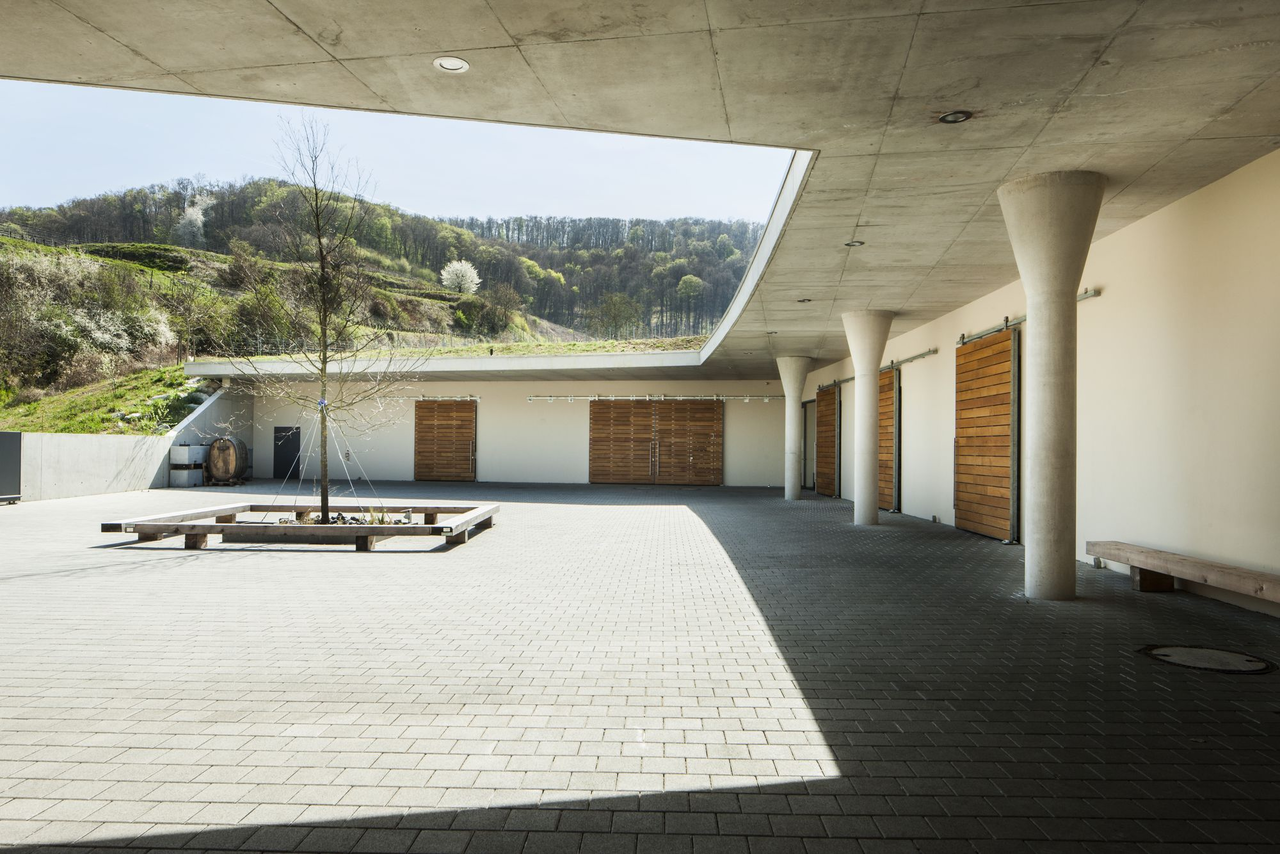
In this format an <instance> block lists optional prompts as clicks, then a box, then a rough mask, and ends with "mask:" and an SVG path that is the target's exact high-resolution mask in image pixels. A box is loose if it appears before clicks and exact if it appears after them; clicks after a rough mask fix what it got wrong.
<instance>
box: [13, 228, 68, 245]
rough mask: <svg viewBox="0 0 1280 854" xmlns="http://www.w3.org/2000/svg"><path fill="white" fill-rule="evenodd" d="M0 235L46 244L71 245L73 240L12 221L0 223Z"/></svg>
mask: <svg viewBox="0 0 1280 854" xmlns="http://www.w3.org/2000/svg"><path fill="white" fill-rule="evenodd" d="M0 237H9V238H12V239H14V240H25V241H27V242H28V243H40V244H42V245H44V246H54V247H61V246H70V245H71V241H69V240H63V239H62V238H61V237H57V236H55V235H53V234H50V233H49V232H47V231H44V230H43V229H39V228H25V227H23V226H19V225H14V224H13V223H11V222H3V223H0Z"/></svg>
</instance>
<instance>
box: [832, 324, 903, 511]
mask: <svg viewBox="0 0 1280 854" xmlns="http://www.w3.org/2000/svg"><path fill="white" fill-rule="evenodd" d="M840 319H841V320H843V321H844V335H845V338H847V339H848V340H849V355H850V356H852V357H853V524H855V525H879V524H880V496H879V494H878V493H879V477H880V359H881V358H883V357H884V345H885V342H886V341H888V340H889V324H891V323H892V322H893V312H892V311H848V312H845V313H844V314H842V315H841V316H840Z"/></svg>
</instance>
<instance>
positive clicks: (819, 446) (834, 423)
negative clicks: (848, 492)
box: [813, 385, 840, 497]
mask: <svg viewBox="0 0 1280 854" xmlns="http://www.w3.org/2000/svg"><path fill="white" fill-rule="evenodd" d="M814 410H815V411H816V415H817V436H816V437H815V440H814V448H813V486H814V491H815V492H817V493H818V494H819V495H830V496H833V497H834V496H837V495H839V494H840V387H839V386H836V385H832V386H827V387H826V388H821V389H818V394H817V398H816V403H815V405H814Z"/></svg>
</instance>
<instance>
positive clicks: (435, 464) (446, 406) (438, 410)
mask: <svg viewBox="0 0 1280 854" xmlns="http://www.w3.org/2000/svg"><path fill="white" fill-rule="evenodd" d="M413 479H414V480H475V479H476V402H475V401H474V400H419V401H416V402H415V403H414V419H413Z"/></svg>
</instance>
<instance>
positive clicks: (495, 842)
mask: <svg viewBox="0 0 1280 854" xmlns="http://www.w3.org/2000/svg"><path fill="white" fill-rule="evenodd" d="M376 489H377V491H378V494H379V496H381V497H384V498H390V497H396V496H405V497H410V496H414V497H422V496H426V495H431V496H433V497H441V498H448V497H451V496H452V497H458V498H484V499H493V500H498V501H501V502H503V503H504V509H503V512H502V515H501V517H500V520H499V524H498V526H497V527H495V528H494V529H493V530H492V531H489V532H485V533H484V534H482V535H480V536H478V537H476V538H474V539H473V540H472V542H470V543H468V544H467V545H466V546H465V547H461V548H457V549H452V550H450V551H448V552H432V551H431V550H430V549H431V548H432V544H430V543H424V542H416V541H409V542H405V543H403V544H401V543H398V542H397V541H394V540H393V541H390V542H389V543H387V544H385V545H386V547H385V548H384V549H382V550H380V551H378V552H375V553H372V554H368V555H359V556H357V555H356V554H355V553H348V552H346V551H334V550H325V549H319V548H317V549H311V548H300V549H296V550H273V549H264V548H255V547H227V548H225V549H224V548H213V549H210V550H208V551H205V552H202V553H200V554H198V555H192V554H188V553H185V552H184V551H183V550H182V549H181V548H180V543H179V544H177V546H178V547H175V543H174V541H164V542H161V543H157V544H151V545H146V546H126V547H124V548H116V549H101V548H94V546H98V545H102V544H104V543H108V542H111V541H112V540H113V539H116V540H118V539H119V538H118V537H112V536H110V535H107V536H103V535H100V534H98V533H97V532H96V530H95V525H94V522H95V521H96V520H98V519H107V518H119V517H123V516H129V515H143V514H145V513H151V512H160V511H161V510H164V509H168V508H170V507H175V506H199V505H202V504H207V503H210V502H213V503H217V502H219V501H223V500H225V499H226V494H227V493H235V492H239V493H246V492H248V491H251V490H250V488H248V487H246V488H244V489H241V490H202V491H200V492H155V493H134V494H126V495H114V496H100V497H93V498H85V499H75V500H72V501H67V502H46V503H42V504H39V505H36V504H32V505H18V506H16V507H9V508H0V541H3V542H4V543H5V552H4V558H3V559H2V560H0V845H7V846H10V847H11V848H12V849H13V850H19V851H23V850H30V851H40V852H41V854H50V852H53V851H59V850H67V851H75V852H77V854H84V852H86V851H91V850H103V851H109V850H121V849H124V848H128V849H129V850H147V849H156V850H161V849H181V850H186V851H193V850H224V851H225V850H232V849H235V850H243V851H288V850H297V851H313V852H318V851H344V852H345V851H370V852H404V851H415V852H437V851H438V852H440V854H457V852H476V851H484V852H504V851H517V852H519V851H529V852H536V851H544V850H545V851H560V850H564V851H574V852H583V851H596V850H600V851H614V850H618V851H628V852H629V851H636V852H650V851H652V852H665V851H671V852H680V854H693V852H695V851H732V852H742V854H747V853H748V852H763V851H778V852H791V851H802V850H803V851H805V852H807V854H814V852H828V851H839V852H849V854H858V852H863V851H865V852H872V851H885V852H894V851H920V852H939V854H944V852H952V851H963V852H1029V851H1037V852H1074V851H1086V852H1089V854H1107V852H1111V851H1116V852H1126V854H1156V852H1159V854H1176V852H1181V851H1196V852H1209V851H1214V852H1217V854H1225V852H1231V851H1262V850H1267V849H1268V848H1269V847H1274V846H1275V840H1277V839H1280V821H1277V820H1275V819H1276V816H1277V815H1280V748H1277V747H1276V746H1275V745H1277V744H1280V678H1277V677H1276V676H1275V675H1268V676H1263V677H1231V676H1226V675H1220V674H1212V673H1202V672H1196V671H1189V670H1185V669H1180V668H1175V667H1171V666H1168V665H1164V664H1162V663H1160V662H1156V661H1152V660H1150V659H1148V658H1146V657H1144V656H1141V655H1139V654H1138V653H1137V650H1139V649H1140V648H1141V647H1143V646H1145V645H1147V644H1150V643H1180V644H1189V645H1206V646H1213V645H1220V646H1225V647H1229V648H1235V649H1245V650H1248V651H1251V652H1254V653H1255V654H1258V655H1262V656H1264V657H1267V658H1271V659H1276V660H1280V621H1276V620H1274V619H1271V618H1267V617H1262V616H1260V615H1256V614H1251V613H1249V612H1246V611H1242V610H1238V609H1235V608H1231V607H1229V606H1226V605H1223V604H1221V603H1216V602H1212V601H1208V600H1205V599H1201V598H1197V597H1193V596H1190V595H1187V594H1181V593H1179V594H1168V595H1140V594H1136V593H1134V592H1133V591H1132V590H1130V589H1129V587H1128V583H1127V579H1125V578H1124V577H1122V576H1119V575H1116V574H1114V573H1109V572H1105V571H1096V570H1093V569H1091V568H1088V567H1084V566H1081V567H1080V582H1079V591H1080V598H1078V599H1077V600H1076V601H1073V602H1062V603H1029V602H1027V601H1026V600H1025V599H1023V598H1022V597H1021V596H1020V595H1019V591H1020V585H1021V550H1020V548H1018V547H1017V546H1002V545H1000V544H998V543H996V542H994V541H991V540H986V539H983V538H981V537H976V536H971V535H968V534H964V533H961V532H957V531H955V530H954V529H950V528H947V527H945V526H941V525H934V524H930V523H926V522H921V521H919V520H912V519H908V518H904V517H901V516H892V515H887V514H886V515H885V516H884V517H883V521H884V524H883V525H882V526H881V527H880V528H878V529H874V530H866V529H855V528H854V527H853V526H852V525H851V524H850V510H849V505H848V504H847V503H843V502H837V501H831V500H826V499H815V498H812V497H807V498H806V499H805V500H802V501H800V502H796V503H792V504H784V503H783V502H781V501H780V500H779V498H778V496H777V493H776V492H773V491H768V490H741V489H678V488H676V489H668V488H630V487H618V488H613V487H590V488H588V487H576V486H566V487H529V486H519V487H513V486H503V485H496V484H476V485H442V484H431V485H410V484H380V485H377V486H376ZM269 491H270V490H269V489H268V492H269ZM58 518H74V519H84V520H88V521H86V522H85V524H84V525H83V526H80V527H77V526H70V527H68V526H66V525H61V524H60V525H59V526H58V535H57V536H48V535H45V536H41V535H40V532H41V531H42V530H45V531H47V530H49V526H50V525H51V524H53V522H52V521H51V520H54V519H58ZM42 526H44V527H43V528H42ZM18 531H21V532H22V533H23V536H16V533H17V532H18ZM33 534H34V535H35V536H33Z"/></svg>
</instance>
